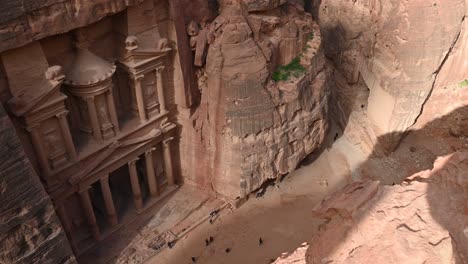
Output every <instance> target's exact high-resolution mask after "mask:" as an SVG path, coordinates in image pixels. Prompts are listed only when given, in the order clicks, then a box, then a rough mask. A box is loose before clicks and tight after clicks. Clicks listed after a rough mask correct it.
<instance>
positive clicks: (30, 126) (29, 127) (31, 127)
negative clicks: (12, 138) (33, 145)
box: [25, 123, 41, 132]
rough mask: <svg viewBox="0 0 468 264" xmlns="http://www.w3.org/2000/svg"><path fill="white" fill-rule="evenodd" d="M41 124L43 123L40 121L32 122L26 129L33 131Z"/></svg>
mask: <svg viewBox="0 0 468 264" xmlns="http://www.w3.org/2000/svg"><path fill="white" fill-rule="evenodd" d="M40 126H41V124H39V123H32V124H28V125H27V126H26V127H25V128H26V130H27V131H28V132H32V131H33V130H36V129H37V128H39V127H40Z"/></svg>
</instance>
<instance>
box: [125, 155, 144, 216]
mask: <svg viewBox="0 0 468 264" xmlns="http://www.w3.org/2000/svg"><path fill="white" fill-rule="evenodd" d="M137 160H138V159H136V160H132V161H130V162H129V163H128V169H129V172H130V184H131V185H132V192H133V200H134V201H135V207H136V209H137V211H139V210H141V209H143V199H142V197H141V188H140V182H139V181H138V173H137V169H136V161H137Z"/></svg>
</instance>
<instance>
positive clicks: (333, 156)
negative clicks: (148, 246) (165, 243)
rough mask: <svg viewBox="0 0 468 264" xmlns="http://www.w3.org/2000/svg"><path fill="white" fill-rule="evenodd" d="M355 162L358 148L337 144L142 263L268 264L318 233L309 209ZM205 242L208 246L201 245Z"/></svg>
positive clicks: (343, 182) (339, 184)
mask: <svg viewBox="0 0 468 264" xmlns="http://www.w3.org/2000/svg"><path fill="white" fill-rule="evenodd" d="M344 153H353V155H352V157H346V156H345V154H344ZM358 157H359V151H358V150H357V149H354V148H353V147H352V146H351V145H350V144H349V143H348V142H347V141H346V140H345V139H344V138H342V139H339V140H338V141H337V142H335V144H334V145H333V147H332V148H330V149H328V150H325V151H323V152H322V154H321V155H320V156H319V157H318V158H317V159H316V160H315V161H314V162H313V163H310V164H308V165H304V166H302V167H301V168H299V169H298V170H296V171H294V172H293V173H291V174H290V175H288V176H287V177H286V178H285V179H284V180H283V181H282V182H281V183H280V184H279V185H270V186H269V187H268V188H267V190H266V192H265V194H264V195H263V196H262V197H257V196H256V195H255V194H253V195H252V196H251V197H250V199H249V200H248V201H247V202H246V203H245V204H243V205H242V206H241V207H240V208H239V209H236V210H232V211H230V210H224V211H222V212H221V213H220V216H219V217H218V218H217V219H216V220H215V221H214V222H213V223H210V222H209V221H208V220H207V221H205V222H203V223H202V224H201V225H200V226H199V227H198V228H196V229H194V230H193V231H192V232H190V233H188V234H187V235H186V236H184V237H182V238H181V239H180V240H178V241H177V242H176V244H175V245H174V247H173V248H167V247H166V248H165V250H163V251H162V252H161V253H160V254H158V255H156V256H154V257H153V258H152V259H150V260H149V261H148V262H147V263H154V264H157V263H165V264H185V263H194V262H196V263H203V264H210V263H212V264H229V263H245V264H248V263H252V264H253V263H256V264H259V263H272V262H273V260H275V259H276V258H277V257H278V256H280V255H281V253H283V252H289V251H292V250H294V249H296V248H297V247H298V246H300V245H301V244H302V243H303V242H306V241H308V240H309V239H310V237H311V236H312V235H313V234H314V232H316V231H317V230H318V227H319V225H320V224H321V223H322V221H323V220H321V219H317V218H314V217H313V216H312V213H311V212H312V210H313V208H314V207H315V206H316V205H317V204H319V203H320V201H321V200H322V199H323V198H324V197H326V196H327V195H330V194H331V193H332V192H334V191H336V190H338V189H340V188H341V187H343V186H344V185H346V184H347V183H349V182H350V181H351V171H352V169H353V168H352V162H350V160H357V159H358ZM210 237H212V241H213V242H211V243H209V245H206V241H205V240H206V239H208V240H210ZM260 239H261V240H262V242H263V243H261V242H260Z"/></svg>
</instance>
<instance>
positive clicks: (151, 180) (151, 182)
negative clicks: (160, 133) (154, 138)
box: [145, 148, 159, 197]
mask: <svg viewBox="0 0 468 264" xmlns="http://www.w3.org/2000/svg"><path fill="white" fill-rule="evenodd" d="M155 150H156V148H152V149H150V150H148V151H146V152H145V163H146V176H147V177H148V187H149V191H150V194H151V197H157V196H158V195H159V190H158V182H157V181H156V175H155V173H154V164H153V151H155Z"/></svg>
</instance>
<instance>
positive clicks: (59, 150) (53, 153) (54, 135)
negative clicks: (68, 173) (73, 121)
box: [44, 128, 67, 169]
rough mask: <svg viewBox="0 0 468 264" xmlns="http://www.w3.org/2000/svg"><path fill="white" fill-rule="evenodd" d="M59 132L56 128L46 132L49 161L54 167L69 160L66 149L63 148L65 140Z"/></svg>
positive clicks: (45, 138)
mask: <svg viewBox="0 0 468 264" xmlns="http://www.w3.org/2000/svg"><path fill="white" fill-rule="evenodd" d="M59 133H60V132H59V131H57V129H55V128H53V129H50V130H48V131H45V132H44V141H45V145H46V149H47V153H48V159H49V163H50V165H51V167H52V168H54V169H56V168H58V167H59V166H61V165H62V164H64V163H66V162H67V157H66V151H65V149H64V148H63V142H62V140H61V135H59Z"/></svg>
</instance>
